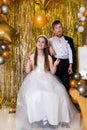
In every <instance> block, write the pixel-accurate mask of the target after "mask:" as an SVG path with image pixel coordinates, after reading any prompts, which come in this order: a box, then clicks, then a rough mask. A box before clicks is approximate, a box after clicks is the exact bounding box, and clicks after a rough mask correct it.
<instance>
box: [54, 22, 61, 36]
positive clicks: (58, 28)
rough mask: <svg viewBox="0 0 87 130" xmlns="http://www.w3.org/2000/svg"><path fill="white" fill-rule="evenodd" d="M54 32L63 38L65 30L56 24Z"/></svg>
mask: <svg viewBox="0 0 87 130" xmlns="http://www.w3.org/2000/svg"><path fill="white" fill-rule="evenodd" d="M53 32H54V33H55V35H57V36H59V37H60V36H62V35H63V28H62V25H61V24H56V25H55V26H54V29H53Z"/></svg>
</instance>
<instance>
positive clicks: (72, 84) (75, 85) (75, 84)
mask: <svg viewBox="0 0 87 130" xmlns="http://www.w3.org/2000/svg"><path fill="white" fill-rule="evenodd" d="M69 85H70V87H71V88H76V87H77V81H76V80H75V79H70V81H69Z"/></svg>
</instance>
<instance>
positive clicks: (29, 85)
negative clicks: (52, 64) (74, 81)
mask: <svg viewBox="0 0 87 130" xmlns="http://www.w3.org/2000/svg"><path fill="white" fill-rule="evenodd" d="M43 120H47V122H48V123H49V124H50V125H48V126H47V127H45V125H41V121H42V122H43ZM63 122H66V123H69V126H70V130H80V118H79V114H78V112H77V110H76V108H75V107H74V105H73V104H72V102H71V101H70V99H69V96H68V94H67V92H66V90H65V88H64V86H63V84H62V83H61V81H60V80H59V79H57V78H56V77H55V76H54V75H52V74H51V73H50V72H45V71H44V57H41V56H38V67H37V68H36V70H33V71H32V72H31V73H29V74H28V75H27V76H26V78H25V79H24V81H23V83H22V86H21V88H20V91H19V93H18V99H17V109H16V129H17V130H39V129H40V130H45V129H47V130H48V129H49V130H50V129H51V130H52V127H50V126H56V127H54V128H55V130H60V129H61V130H63V129H64V130H69V128H67V129H66V128H64V127H61V125H59V124H61V123H63ZM57 126H58V127H57ZM54 128H53V129H54Z"/></svg>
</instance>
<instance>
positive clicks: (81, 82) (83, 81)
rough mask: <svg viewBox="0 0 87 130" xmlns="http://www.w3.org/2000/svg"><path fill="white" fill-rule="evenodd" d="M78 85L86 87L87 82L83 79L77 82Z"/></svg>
mask: <svg viewBox="0 0 87 130" xmlns="http://www.w3.org/2000/svg"><path fill="white" fill-rule="evenodd" d="M77 84H78V85H86V81H85V80H83V79H81V80H79V81H78V82H77Z"/></svg>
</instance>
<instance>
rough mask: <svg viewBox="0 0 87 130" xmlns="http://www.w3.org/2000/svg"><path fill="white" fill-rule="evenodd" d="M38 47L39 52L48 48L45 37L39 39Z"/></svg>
mask: <svg viewBox="0 0 87 130" xmlns="http://www.w3.org/2000/svg"><path fill="white" fill-rule="evenodd" d="M36 47H37V49H39V50H43V49H44V48H46V40H45V39H44V38H43V37H40V38H38V40H37V44H36Z"/></svg>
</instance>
